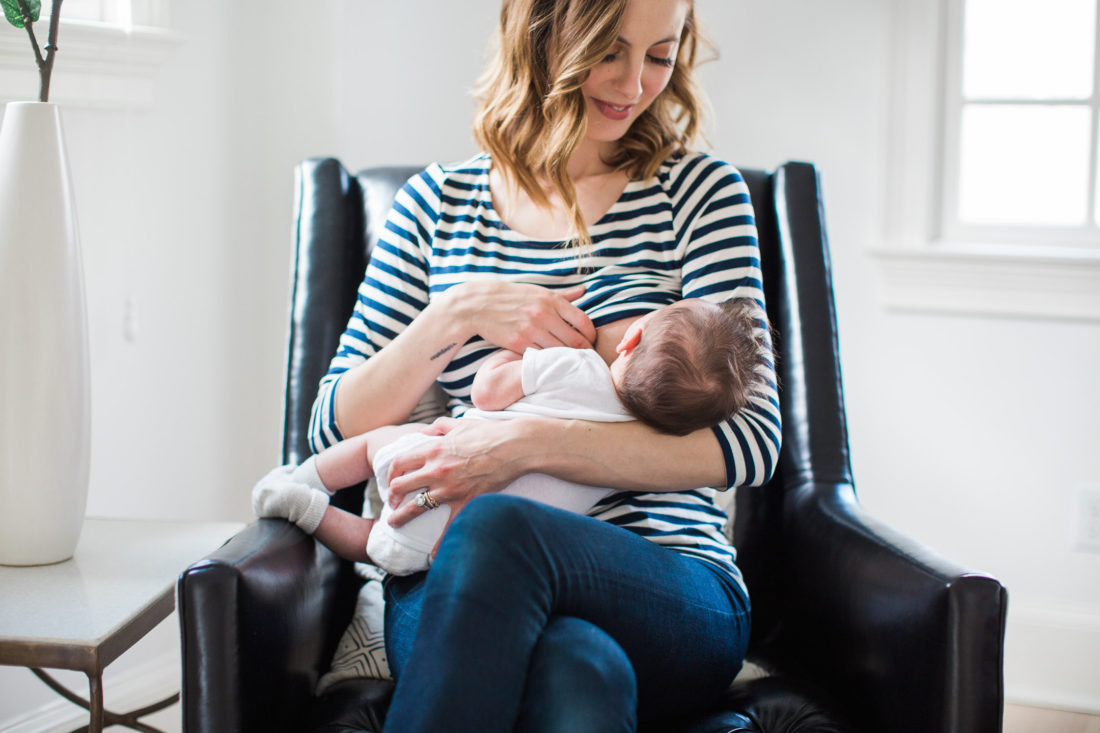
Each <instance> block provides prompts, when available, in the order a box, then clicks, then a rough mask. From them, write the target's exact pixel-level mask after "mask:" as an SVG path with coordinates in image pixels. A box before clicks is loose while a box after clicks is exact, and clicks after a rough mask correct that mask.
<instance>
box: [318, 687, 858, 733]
mask: <svg viewBox="0 0 1100 733" xmlns="http://www.w3.org/2000/svg"><path fill="white" fill-rule="evenodd" d="M392 695H393V684H392V683H390V682H385V681H382V680H371V679H349V680H345V681H343V682H339V683H337V684H335V685H333V686H332V687H331V688H329V690H328V691H327V692H326V693H325V694H324V695H322V696H321V697H319V698H317V699H316V700H315V701H314V706H313V710H312V712H311V716H310V719H311V721H312V727H311V728H310V729H309V730H310V731H311V733H379V731H381V730H382V723H383V722H384V721H385V718H386V707H387V706H388V705H389V702H390V697H391V696H392ZM854 731H855V729H854V728H851V727H850V726H848V725H846V724H843V723H841V722H840V721H839V719H838V718H837V717H836V716H835V714H833V713H832V712H830V711H829V710H828V708H827V707H826V705H825V704H824V703H823V702H822V701H821V700H820V699H818V698H817V697H816V693H815V692H812V691H810V690H809V689H808V688H807V687H806V686H804V685H801V684H799V683H797V682H795V681H793V680H789V679H787V678H783V677H764V678H761V679H754V680H746V681H744V682H737V683H735V684H734V685H733V686H732V687H731V688H730V690H729V692H728V693H726V696H725V698H724V699H723V701H722V704H721V706H720V707H719V708H718V709H716V710H714V711H711V712H709V713H706V714H704V715H698V716H695V717H692V718H690V719H685V720H676V721H658V722H652V723H648V724H645V725H643V726H642V727H641V728H640V730H639V733H854Z"/></svg>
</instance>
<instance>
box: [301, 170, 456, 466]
mask: <svg viewBox="0 0 1100 733" xmlns="http://www.w3.org/2000/svg"><path fill="white" fill-rule="evenodd" d="M441 174H442V172H441V170H440V169H439V166H432V167H430V168H428V169H427V170H425V171H423V172H422V173H420V174H418V175H416V176H414V177H413V178H411V179H410V180H409V181H408V182H407V183H406V184H405V185H404V187H403V188H402V189H401V190H400V191H399V192H398V194H397V197H396V198H395V200H394V205H393V208H392V209H391V210H390V213H389V216H388V217H387V218H386V223H385V227H384V230H383V232H382V234H381V235H380V237H379V239H378V243H377V244H376V245H375V248H374V250H373V252H372V255H371V259H370V264H369V265H368V266H367V271H366V275H365V276H364V278H363V282H362V284H361V285H360V286H359V293H358V297H357V299H356V302H355V308H354V310H353V311H352V314H351V318H350V319H349V320H348V324H347V327H346V328H345V329H344V333H343V334H342V335H341V337H340V343H339V347H338V348H337V351H336V355H335V356H334V357H333V359H332V361H331V362H330V364H329V369H328V372H327V373H326V374H325V376H324V377H323V378H322V380H321V383H320V385H319V388H318V393H317V399H316V401H315V402H314V403H313V412H312V414H311V416H310V423H309V438H310V446H311V448H312V449H313V451H314V452H320V451H321V450H324V449H325V448H327V447H328V446H330V445H332V444H334V443H336V442H339V441H340V440H342V439H343V437H344V436H343V435H342V434H341V432H340V428H339V427H338V426H337V424H336V409H335V407H336V406H335V399H334V398H335V394H336V386H337V384H338V383H339V381H340V377H341V376H342V375H343V374H345V373H346V372H347V371H348V370H349V369H351V368H353V367H355V366H357V365H359V364H361V363H363V362H365V361H366V360H367V359H369V358H371V357H372V356H373V355H374V354H376V353H378V352H379V351H380V350H381V349H382V348H383V347H385V346H386V345H387V344H388V343H390V342H391V341H393V339H394V338H396V337H397V335H398V334H399V333H401V332H402V331H403V330H404V329H405V328H406V327H408V325H409V324H410V323H412V322H413V320H414V319H415V318H416V317H417V316H418V315H419V314H420V312H421V311H423V310H424V308H426V307H427V305H428V297H429V282H428V274H429V267H428V259H429V253H430V248H431V242H432V239H433V236H434V234H433V232H434V229H435V226H436V223H437V221H438V217H439V214H438V212H439V198H440V189H439V182H438V179H439V176H441Z"/></svg>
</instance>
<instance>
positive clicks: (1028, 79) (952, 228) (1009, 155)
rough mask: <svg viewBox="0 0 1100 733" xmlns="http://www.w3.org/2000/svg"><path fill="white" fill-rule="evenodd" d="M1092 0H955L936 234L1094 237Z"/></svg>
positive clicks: (1053, 239)
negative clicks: (939, 229) (939, 230)
mask: <svg viewBox="0 0 1100 733" xmlns="http://www.w3.org/2000/svg"><path fill="white" fill-rule="evenodd" d="M1097 1H1098V0H1046V2H1043V3H1036V2H1033V1H1030V0H952V3H951V7H950V10H949V12H950V14H951V15H950V17H949V24H948V25H949V28H950V29H951V30H950V35H949V37H948V49H947V50H948V57H947V68H946V74H945V84H944V87H945V100H944V101H945V103H944V111H945V120H944V130H945V135H944V138H945V139H944V145H943V151H944V156H943V157H944V159H943V169H942V170H943V185H942V188H941V190H942V192H943V200H942V203H941V210H942V228H943V231H942V234H943V236H944V238H945V239H951V240H959V241H993V242H1031V243H1035V244H1039V245H1044V244H1047V243H1056V244H1066V245H1089V244H1092V245H1096V244H1100V242H1098V239H1100V229H1098V226H1097V225H1098V223H1100V205H1098V204H1100V201H1098V189H1097V145H1096V138H1097V130H1098V128H1097V119H1098V116H1097V107H1098V105H1097V102H1098V96H1097V94H1096V90H1095V85H1096V73H1095V70H1096V64H1097V44H1096V20H1097V13H1096V5H1097Z"/></svg>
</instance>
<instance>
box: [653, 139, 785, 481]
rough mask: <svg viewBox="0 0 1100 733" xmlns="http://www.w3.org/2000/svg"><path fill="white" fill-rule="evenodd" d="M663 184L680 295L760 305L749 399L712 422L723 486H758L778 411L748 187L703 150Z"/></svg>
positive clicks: (775, 448) (771, 456)
mask: <svg viewBox="0 0 1100 733" xmlns="http://www.w3.org/2000/svg"><path fill="white" fill-rule="evenodd" d="M669 186H670V192H671V193H672V200H673V202H674V203H673V207H674V211H673V215H674V219H675V221H676V223H677V226H676V229H677V231H678V232H679V234H680V241H679V245H678V246H679V247H680V248H681V249H682V255H681V262H682V271H681V276H682V279H683V283H682V287H683V296H684V297H685V298H692V297H697V298H704V299H706V300H711V301H713V302H716V303H720V302H723V301H726V300H728V299H730V298H747V299H750V300H753V301H755V302H756V303H757V304H759V306H760V311H761V317H760V319H759V323H758V329H759V335H760V339H761V342H762V343H765V344H768V345H769V346H768V351H769V358H768V359H767V362H766V365H765V366H764V367H762V368H760V369H759V370H758V372H757V376H758V385H757V389H756V391H755V392H754V393H753V395H752V397H751V398H750V400H749V405H748V406H747V407H746V408H745V409H744V410H742V411H741V412H739V413H737V414H736V415H733V416H731V417H730V418H729V419H728V420H726V421H725V422H723V423H721V424H719V425H718V426H716V427H715V428H714V433H715V435H716V436H717V438H718V441H719V443H720V444H721V446H722V452H723V455H724V457H725V461H726V484H727V486H728V487H729V488H733V487H736V486H742V485H747V486H759V485H761V484H763V483H765V482H766V481H767V480H768V479H769V478H770V477H771V475H772V473H773V472H774V470H775V465H776V461H777V459H778V456H779V444H780V434H781V422H780V420H781V418H780V411H779V398H778V390H777V388H776V378H775V366H774V363H773V361H772V359H771V357H770V352H771V350H770V344H771V338H770V331H769V328H768V326H767V321H766V318H765V316H764V291H763V287H762V280H761V276H760V249H759V245H758V244H757V239H756V223H755V219H754V216H753V209H752V202H751V201H750V199H749V191H748V187H747V186H746V185H745V182H744V180H743V179H742V178H741V174H740V173H739V172H738V171H737V170H736V169H734V168H733V167H731V166H729V165H727V164H725V163H722V162H721V161H718V160H715V159H714V158H710V157H708V156H698V157H689V158H685V159H684V161H682V164H681V165H679V166H677V167H675V168H674V169H673V170H672V171H671V172H670V180H669Z"/></svg>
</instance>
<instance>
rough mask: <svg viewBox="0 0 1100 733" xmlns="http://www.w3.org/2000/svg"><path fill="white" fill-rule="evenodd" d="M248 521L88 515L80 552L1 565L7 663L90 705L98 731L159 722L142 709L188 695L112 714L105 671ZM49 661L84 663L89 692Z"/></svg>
mask: <svg viewBox="0 0 1100 733" xmlns="http://www.w3.org/2000/svg"><path fill="white" fill-rule="evenodd" d="M243 526H244V525H243V524H241V523H235V522H193V521H171V520H131V519H86V520H85V522H84V529H83V531H82V532H81V536H80V543H79V544H78V545H77V548H76V554H75V555H74V556H73V558H72V559H70V560H66V561H65V562H63V563H58V564H56V565H42V566H35V567H2V566H0V599H2V600H0V664H5V665H16V666H22V667H29V668H30V669H31V671H32V672H34V674H36V675H37V676H38V677H39V678H40V679H42V681H43V682H45V683H46V684H47V685H49V686H50V687H51V688H53V689H54V690H55V691H56V692H58V693H59V694H61V695H63V696H64V697H66V698H67V699H69V700H70V701H72V702H74V703H76V704H78V705H80V706H82V707H84V708H86V709H88V711H89V712H90V714H91V721H90V724H89V726H88V728H87V730H89V731H91V732H92V733H99V732H100V731H102V730H103V727H104V725H105V724H106V725H124V726H127V727H129V728H133V729H135V730H144V731H155V729H154V728H151V727H149V726H147V725H144V724H142V723H141V722H139V720H138V718H140V717H142V716H144V715H148V714H150V713H153V712H155V711H157V710H161V709H163V708H165V707H167V706H169V705H171V704H173V703H175V702H176V701H178V700H179V694H178V693H177V694H175V695H173V696H172V697H169V698H168V699H166V700H162V701H160V702H158V703H155V704H153V705H150V706H147V707H145V708H142V709H140V710H135V711H132V712H130V713H112V712H110V711H107V710H104V708H103V670H104V668H105V667H106V666H107V665H108V664H110V663H111V662H113V661H114V660H115V659H117V658H118V657H119V656H120V655H121V654H122V653H123V652H125V651H126V650H127V649H129V648H130V647H132V646H133V645H134V644H135V643H137V642H138V640H140V639H141V638H142V637H144V636H145V635H146V634H147V633H149V632H150V631H151V630H152V629H153V628H154V627H156V626H157V624H159V623H160V622H161V621H163V620H164V619H165V618H167V617H168V615H169V614H170V613H172V610H173V609H174V608H175V600H176V599H175V595H174V588H175V582H176V578H177V576H178V575H179V574H180V573H181V572H183V570H184V569H186V568H187V566H188V565H190V564H191V563H193V562H195V561H196V560H198V559H199V558H202V557H203V556H205V555H207V554H209V553H210V552H211V551H213V550H215V549H217V548H218V547H219V546H220V545H221V544H222V543H224V542H225V541H226V540H228V539H229V538H230V537H232V536H233V535H234V534H235V533H236V532H237V531H239V530H240V529H241V528H242V527H243ZM44 667H47V668H52V669H71V670H77V671H79V672H84V673H85V674H86V675H87V676H88V686H89V691H90V694H89V699H88V700H84V699H83V698H81V697H80V696H79V695H76V694H75V693H73V692H71V691H69V690H68V689H66V688H65V687H63V686H62V685H61V684H60V683H58V682H57V681H56V680H55V679H54V678H53V677H51V676H50V675H49V674H47V673H46V672H45V671H43V669H42V668H44ZM82 730H84V729H82Z"/></svg>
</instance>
